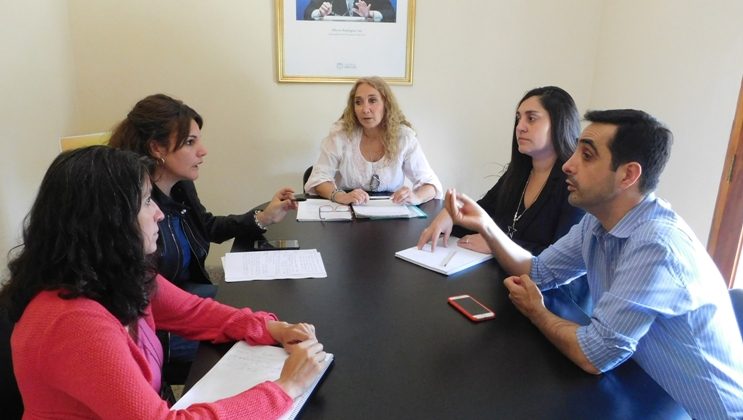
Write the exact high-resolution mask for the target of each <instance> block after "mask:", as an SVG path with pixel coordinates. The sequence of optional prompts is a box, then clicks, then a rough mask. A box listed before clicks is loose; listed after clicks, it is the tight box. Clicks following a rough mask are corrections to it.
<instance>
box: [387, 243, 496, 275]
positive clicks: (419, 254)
mask: <svg viewBox="0 0 743 420" xmlns="http://www.w3.org/2000/svg"><path fill="white" fill-rule="evenodd" d="M458 240H459V238H457V237H455V236H450V237H449V242H447V246H446V247H444V246H443V244H442V242H443V241H442V240H441V239H440V240H439V243H438V245H437V246H436V251H434V252H431V244H430V243H429V244H426V245H424V246H423V249H418V248H417V247H415V246H412V247H410V248H407V249H403V250H402V251H397V252H396V253H395V256H396V257H398V258H401V259H403V260H405V261H408V262H411V263H413V264H417V265H420V266H421V267H425V268H427V269H429V270H432V271H435V272H437V273H441V274H445V275H447V276H448V275H450V274H454V273H457V272H459V271H462V270H464V269H467V268H469V267H472V266H473V265H476V264H480V263H481V262H483V261H487V260H489V259H491V258H493V255H492V254H481V253H479V252H476V251H472V250H469V249H466V248H461V247H460V246H459V245H457V241H458ZM450 255H451V257H450Z"/></svg>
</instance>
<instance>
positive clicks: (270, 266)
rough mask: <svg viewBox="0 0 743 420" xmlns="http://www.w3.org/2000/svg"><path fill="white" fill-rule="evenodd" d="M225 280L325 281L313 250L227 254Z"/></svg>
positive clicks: (318, 256) (225, 257)
mask: <svg viewBox="0 0 743 420" xmlns="http://www.w3.org/2000/svg"><path fill="white" fill-rule="evenodd" d="M222 266H223V267H224V279H225V281H228V282H232V281H249V280H273V279H304V278H325V277H327V276H328V274H327V273H326V272H325V265H323V262H322V256H321V255H320V253H319V252H317V250H316V249H297V250H288V251H253V252H230V253H228V254H226V255H225V256H224V257H223V258H222Z"/></svg>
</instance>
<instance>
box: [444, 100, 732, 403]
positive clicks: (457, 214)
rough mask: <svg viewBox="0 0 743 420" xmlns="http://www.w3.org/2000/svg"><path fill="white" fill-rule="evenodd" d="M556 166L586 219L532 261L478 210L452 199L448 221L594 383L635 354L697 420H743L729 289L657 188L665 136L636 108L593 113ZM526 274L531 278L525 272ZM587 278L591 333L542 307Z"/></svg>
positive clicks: (667, 142) (515, 300)
mask: <svg viewBox="0 0 743 420" xmlns="http://www.w3.org/2000/svg"><path fill="white" fill-rule="evenodd" d="M585 118H586V119H587V120H588V121H589V122H590V124H589V125H588V126H587V127H586V128H585V129H584V130H583V133H582V134H581V136H580V138H579V139H578V148H577V149H576V151H575V153H574V154H573V156H572V157H571V158H570V159H569V160H568V161H567V162H566V163H565V164H564V165H563V171H564V172H565V173H566V174H567V188H568V191H569V193H570V195H569V201H570V203H571V204H572V205H574V206H576V207H580V208H583V209H584V210H586V213H587V214H586V216H585V217H584V218H583V219H582V220H581V222H580V223H578V224H577V225H575V226H573V228H572V229H571V230H570V232H569V233H568V234H567V235H565V236H564V237H563V238H561V239H560V240H559V241H557V242H556V243H555V244H554V245H552V246H551V247H549V248H548V249H546V250H545V251H544V252H542V253H541V254H539V256H532V255H531V254H530V253H529V252H528V251H526V250H524V249H522V248H520V247H519V246H518V245H516V244H515V243H514V242H513V241H511V240H510V239H509V238H508V236H507V235H506V234H505V233H503V231H501V230H500V229H499V228H498V226H497V225H496V224H495V223H494V222H493V221H492V219H490V218H489V217H488V215H487V213H485V211H483V210H482V209H481V208H480V207H479V206H478V205H477V204H476V203H475V202H474V201H472V200H471V199H470V198H469V197H466V196H465V195H462V194H456V192H455V191H453V190H450V191H449V192H448V193H447V197H446V208H447V211H448V212H449V214H450V215H451V216H452V219H453V220H454V223H456V224H459V225H462V226H464V227H466V228H469V229H472V230H476V231H478V232H480V233H481V234H483V236H484V237H485V239H486V240H487V242H488V245H489V246H490V249H491V251H492V252H493V254H494V256H495V257H496V259H497V260H498V262H499V263H500V264H501V266H502V267H503V268H504V269H505V270H506V271H507V272H508V273H509V274H512V275H513V276H511V277H508V278H506V279H505V281H504V284H505V286H506V288H507V289H508V291H509V296H510V298H511V301H512V302H513V303H514V305H516V307H517V308H518V309H519V311H521V313H523V314H524V315H525V316H526V317H528V318H529V319H530V320H531V322H532V323H533V324H534V325H535V326H536V327H537V328H539V330H540V331H542V333H543V334H544V335H545V336H546V337H547V338H548V339H549V340H550V341H551V342H552V343H553V344H554V345H555V346H556V347H557V348H558V349H559V350H560V351H561V352H563V353H564V354H565V355H566V356H567V357H568V358H570V359H571V360H572V361H573V362H575V363H576V364H577V365H578V366H580V367H581V368H582V369H583V370H585V371H586V372H589V373H593V374H600V373H601V372H606V371H608V370H611V369H613V368H614V367H616V366H618V365H619V364H621V363H622V362H624V361H625V360H627V359H628V358H630V357H632V358H633V359H634V360H635V361H636V362H637V364H639V365H640V366H641V367H642V368H643V369H644V370H645V371H646V372H647V373H648V374H649V375H650V376H651V377H652V378H653V379H654V380H655V381H656V382H658V384H660V385H661V386H662V387H663V388H664V389H665V390H666V392H668V393H669V394H670V395H671V396H672V397H673V398H674V399H675V400H676V401H678V402H679V403H680V404H681V405H682V406H684V408H685V409H686V410H687V411H688V412H689V414H690V415H691V416H692V417H694V418H743V340H741V334H740V330H739V329H738V326H737V323H736V320H735V315H734V313H733V309H732V305H731V301H730V298H729V295H728V292H727V288H726V287H725V282H724V281H723V279H722V276H721V275H720V272H719V270H718V269H717V267H716V266H715V265H714V263H713V261H712V259H711V258H710V257H709V255H708V254H707V252H706V250H705V248H704V246H702V244H701V243H700V242H699V240H698V239H697V237H696V236H695V235H694V233H693V232H692V231H691V229H690V228H689V227H688V226H687V224H686V223H685V222H684V221H683V220H682V219H681V217H679V216H678V215H677V214H676V213H675V212H674V211H673V210H671V207H670V205H669V204H668V203H667V202H665V201H663V200H661V199H660V198H657V197H656V196H655V194H654V193H653V191H654V190H655V188H656V186H657V184H658V179H659V177H660V174H661V172H662V171H663V167H664V166H665V164H666V162H667V161H668V157H669V156H670V149H671V143H672V134H671V132H670V131H669V130H668V129H667V128H666V127H664V126H663V125H662V124H661V123H659V122H658V121H657V120H655V119H654V118H653V117H652V116H650V115H648V114H646V113H645V112H642V111H636V110H609V111H591V112H588V113H587V114H586V115H585ZM525 273H529V274H525ZM583 274H587V276H588V283H589V286H590V289H591V296H592V298H593V300H594V302H597V304H596V305H595V309H594V312H593V314H592V317H591V323H590V324H589V325H585V326H581V325H578V324H575V323H573V322H571V321H568V320H565V319H562V318H560V317H558V316H557V315H555V314H553V313H552V312H550V311H549V310H548V309H547V308H545V306H544V303H543V300H542V294H541V292H540V290H546V289H550V288H553V287H556V286H558V285H560V284H564V283H568V282H570V281H571V280H572V279H574V278H577V277H579V276H581V275H583Z"/></svg>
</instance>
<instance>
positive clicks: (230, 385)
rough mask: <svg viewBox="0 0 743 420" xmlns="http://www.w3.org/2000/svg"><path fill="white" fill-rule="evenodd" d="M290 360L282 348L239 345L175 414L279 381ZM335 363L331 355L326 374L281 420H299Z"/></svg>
mask: <svg viewBox="0 0 743 420" xmlns="http://www.w3.org/2000/svg"><path fill="white" fill-rule="evenodd" d="M287 357H288V355H287V353H286V351H285V350H284V349H283V348H281V347H273V346H251V345H249V344H248V343H246V342H244V341H238V342H237V343H235V345H234V346H232V348H231V349H230V350H229V351H227V353H225V355H224V356H222V358H221V359H220V360H219V362H217V364H216V365H214V367H212V368H211V370H209V372H207V373H206V375H204V377H203V378H201V379H200V380H199V381H198V382H196V384H195V385H194V386H193V387H192V388H191V389H190V390H189V391H188V392H187V393H185V394H184V395H183V396H182V397H181V398H180V399H179V400H178V402H176V403H175V404H174V405H173V407H171V410H181V409H184V408H187V407H188V406H190V405H192V404H196V403H201V402H214V401H217V400H220V399H223V398H227V397H231V396H233V395H237V394H239V393H241V392H243V391H245V390H247V389H250V388H252V387H254V386H256V385H258V384H260V383H263V382H265V381H275V380H276V379H278V378H279V376H280V375H281V368H282V367H283V366H284V361H285V360H286V358H287ZM332 360H333V355H332V354H331V353H328V354H327V357H326V358H325V362H324V366H323V370H322V371H321V372H320V374H318V375H317V378H316V379H315V381H314V382H313V383H312V385H311V386H310V388H309V389H308V391H307V392H305V393H304V394H303V395H301V396H299V397H297V398H296V399H295V400H294V404H293V405H292V409H291V410H289V411H288V412H287V413H286V414H284V415H283V416H282V417H281V419H293V418H294V417H296V415H297V414H298V413H299V410H300V409H301V408H302V406H303V405H304V403H305V401H306V400H307V398H308V397H309V394H310V393H311V391H312V390H313V389H314V388H315V386H317V383H318V382H319V381H320V378H322V376H323V374H324V373H325V371H326V370H327V368H328V366H329V365H330V363H331V362H332Z"/></svg>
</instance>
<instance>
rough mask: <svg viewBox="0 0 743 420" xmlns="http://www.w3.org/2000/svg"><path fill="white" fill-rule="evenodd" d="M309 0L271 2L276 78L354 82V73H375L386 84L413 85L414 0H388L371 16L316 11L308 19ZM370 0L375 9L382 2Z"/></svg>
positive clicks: (285, 80) (356, 1)
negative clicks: (274, 21) (363, 16)
mask: <svg viewBox="0 0 743 420" xmlns="http://www.w3.org/2000/svg"><path fill="white" fill-rule="evenodd" d="M313 1H317V0H275V5H276V47H277V48H276V68H277V73H278V81H279V82H281V83H353V82H355V81H356V79H358V78H359V77H363V76H380V77H383V78H384V79H385V80H386V81H387V82H388V83H391V84H398V85H411V84H413V48H414V45H415V0H389V4H390V5H391V6H392V8H391V9H390V8H387V9H385V14H384V15H383V14H382V13H381V12H376V13H377V14H375V15H374V17H375V18H376V19H375V18H372V17H369V18H367V19H364V18H361V17H359V16H355V15H354V13H351V14H352V15H354V16H345V12H344V15H343V16H341V15H340V13H339V14H338V15H334V14H332V13H331V14H328V15H327V16H325V17H318V15H317V13H315V16H316V17H318V19H313V18H312V17H311V15H310V9H311V8H312V7H314V3H313ZM325 1H328V0H325ZM385 1H386V0H385ZM358 2H359V0H354V3H358ZM369 3H370V4H372V10H374V9H373V8H374V5H375V4H381V3H382V1H380V0H378V1H376V2H375V1H374V0H371V1H369ZM344 8H345V6H344ZM338 9H340V8H338ZM338 9H337V10H338ZM387 10H391V11H392V12H393V13H387Z"/></svg>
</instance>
